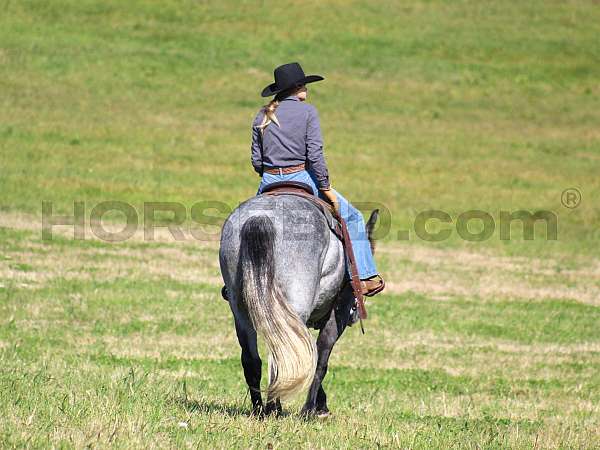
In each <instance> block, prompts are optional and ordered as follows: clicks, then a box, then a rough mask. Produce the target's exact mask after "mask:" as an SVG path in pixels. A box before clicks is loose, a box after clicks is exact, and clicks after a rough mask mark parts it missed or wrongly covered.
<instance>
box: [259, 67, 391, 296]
mask: <svg viewBox="0 0 600 450" xmlns="http://www.w3.org/2000/svg"><path fill="white" fill-rule="evenodd" d="M274 78H275V82H274V83H271V84H269V85H268V86H267V87H265V88H264V89H263V91H262V94H261V95H262V96H263V97H270V96H274V98H273V100H271V101H270V102H269V103H268V104H267V105H265V106H264V107H263V108H262V109H261V110H260V111H259V112H258V114H257V115H256V117H255V119H254V122H253V123H252V145H251V162H252V166H253V167H254V170H255V171H256V172H257V173H258V174H259V175H261V177H262V179H261V182H260V185H259V188H258V192H257V194H261V193H262V192H263V191H264V189H265V188H266V187H267V186H268V185H270V184H272V183H276V182H281V181H299V182H303V183H306V184H308V185H309V186H310V187H311V188H312V190H313V193H314V194H315V195H317V196H319V197H321V198H322V199H323V200H326V201H328V202H330V203H331V204H333V205H334V207H335V208H336V210H337V211H338V212H339V214H340V216H341V217H342V218H343V219H344V220H345V221H346V225H347V227H348V233H349V236H350V240H351V241H352V247H353V249H354V256H355V259H356V264H357V269H358V275H359V277H360V279H361V283H360V284H361V288H362V292H363V295H366V296H373V295H376V294H378V293H379V292H381V291H382V290H383V288H384V286H385V283H384V281H383V279H382V278H381V276H380V275H379V274H378V272H377V268H376V266H375V261H374V258H373V253H372V251H371V246H370V245H369V241H368V239H367V234H366V230H365V222H364V220H363V217H362V214H361V213H360V211H358V210H357V209H356V208H355V207H354V206H352V204H351V203H350V202H348V200H346V199H345V198H344V197H343V196H342V195H340V193H339V192H337V191H336V190H335V189H333V188H332V187H331V183H330V181H329V172H328V170H327V164H326V162H325V155H324V154H323V139H322V137H321V126H320V123H319V116H318V113H317V109H316V108H315V107H314V106H313V105H310V104H307V103H305V101H306V97H307V88H306V85H307V84H308V83H314V82H316V81H321V80H323V79H324V78H323V77H322V76H320V75H308V76H305V75H304V71H303V70H302V67H301V66H300V64H298V63H296V62H294V63H290V64H284V65H282V66H279V67H277V68H276V69H275V71H274ZM276 112H277V114H275V113H276Z"/></svg>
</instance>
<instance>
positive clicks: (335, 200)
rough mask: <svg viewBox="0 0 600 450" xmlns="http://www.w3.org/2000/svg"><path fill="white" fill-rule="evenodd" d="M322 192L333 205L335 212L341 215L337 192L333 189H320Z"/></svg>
mask: <svg viewBox="0 0 600 450" xmlns="http://www.w3.org/2000/svg"><path fill="white" fill-rule="evenodd" d="M320 191H321V193H322V194H323V195H324V196H325V198H327V200H328V201H329V203H331V204H332V205H333V208H334V209H335V211H336V212H337V213H338V214H339V213H340V202H339V201H338V198H337V195H335V191H333V190H332V189H331V188H327V189H320Z"/></svg>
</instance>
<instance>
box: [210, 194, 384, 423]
mask: <svg viewBox="0 0 600 450" xmlns="http://www.w3.org/2000/svg"><path fill="white" fill-rule="evenodd" d="M377 213H378V211H377V210H375V211H373V213H372V214H371V217H370V218H369V220H368V222H367V235H368V238H369V241H370V243H371V248H374V244H373V242H374V241H373V239H372V230H373V227H374V225H375V222H376V221H377ZM329 220H331V217H330V215H329V213H325V214H324V213H323V211H321V210H319V208H318V207H317V206H315V205H314V204H313V203H312V202H311V201H310V200H309V199H306V198H302V197H300V196H296V195H291V194H289V195H288V194H285V195H274V196H272V195H266V194H263V195H258V196H255V197H252V198H250V199H249V200H247V201H245V202H244V203H242V204H240V205H239V206H238V207H237V208H236V209H235V210H234V211H233V212H232V213H231V214H230V215H229V217H228V218H227V219H226V221H225V222H224V224H223V227H222V229H221V241H220V250H219V263H220V267H221V274H222V276H223V281H224V283H225V289H226V292H227V300H228V302H229V306H230V309H231V311H232V313H233V317H234V322H235V331H236V334H237V338H238V341H239V344H240V347H241V350H242V352H241V363H242V367H243V370H244V377H245V379H246V383H247V384H248V388H249V390H250V398H251V402H252V414H253V415H256V416H261V417H264V416H266V415H269V414H276V415H281V414H282V406H281V401H282V400H286V399H289V398H290V397H292V396H294V395H295V394H297V393H298V392H300V391H303V390H305V389H307V388H308V395H307V399H306V402H305V403H304V406H303V407H302V410H301V414H302V415H303V416H318V417H325V416H328V415H329V409H328V407H327V396H326V394H325V391H324V390H323V386H322V381H323V378H324V377H325V375H326V373H327V364H328V360H329V356H330V354H331V351H332V349H333V346H334V344H335V343H336V341H337V340H338V339H339V338H340V336H341V335H342V333H343V332H344V329H345V328H346V327H347V326H349V325H352V324H353V323H354V322H355V321H356V320H357V313H356V309H355V298H354V295H353V292H352V288H351V286H350V283H349V282H348V275H347V272H346V267H345V255H344V249H343V247H342V244H341V242H340V240H339V239H338V238H337V237H336V235H335V234H334V233H333V232H332V231H331V228H330V226H329V222H328V221H329ZM309 327H312V328H315V329H318V330H319V333H318V337H317V340H316V343H315V341H314V339H313V337H312V335H311V333H310V331H309ZM257 334H258V335H259V336H261V338H262V339H263V340H264V342H265V344H266V347H267V348H268V351H269V358H268V367H269V369H268V370H269V383H268V388H267V399H266V404H263V401H262V392H261V389H260V380H261V370H262V369H261V365H262V361H261V358H260V355H259V353H258V348H257Z"/></svg>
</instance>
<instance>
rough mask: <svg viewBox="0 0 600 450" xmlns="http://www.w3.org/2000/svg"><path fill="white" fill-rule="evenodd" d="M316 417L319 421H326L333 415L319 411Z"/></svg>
mask: <svg viewBox="0 0 600 450" xmlns="http://www.w3.org/2000/svg"><path fill="white" fill-rule="evenodd" d="M316 416H317V419H321V420H325V419H329V418H330V417H331V413H330V412H329V411H317V413H316Z"/></svg>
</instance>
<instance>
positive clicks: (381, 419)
mask: <svg viewBox="0 0 600 450" xmlns="http://www.w3.org/2000/svg"><path fill="white" fill-rule="evenodd" d="M598 7H599V5H598V4H596V2H593V1H591V0H589V1H583V0H574V1H568V2H558V1H531V2H518V1H498V2H473V1H453V2H449V1H421V2H419V1H406V2H385V1H384V2H376V3H375V2H366V1H360V2H336V1H321V2H311V1H308V2H289V3H286V2H270V1H265V2H259V3H254V2H229V1H221V2H204V1H203V2H201V1H181V2H175V1H171V0H167V1H162V2H155V1H132V2H117V1H104V2H99V1H89V0H83V1H66V0H65V1H51V2H42V1H27V2H15V1H8V0H3V1H2V0H0V193H1V195H0V447H2V448H11V447H27V446H29V447H38V448H46V447H75V448H81V447H86V446H88V447H100V448H102V447H108V446H115V447H120V448H126V447H135V448H139V447H154V448H164V447H167V448H168V447H171V448H179V447H200V448H249V447H251V448H254V447H256V448H337V447H341V448H376V447H386V448H508V447H515V448H594V447H598V445H599V444H598V442H599V441H600V407H599V406H598V405H599V402H600V370H599V369H600V309H599V308H600V256H599V250H600V202H599V201H598V198H600V177H599V174H600V139H599V138H600V128H599V127H598V123H600V108H599V107H598V106H599V102H598V97H599V95H600V85H599V84H598V79H599V77H600V63H599V61H600V42H599V41H598V36H600V10H599V9H598ZM290 61H300V62H301V63H302V65H303V66H304V68H305V70H306V72H307V73H318V74H322V75H324V76H325V78H326V80H325V81H324V82H321V83H316V84H313V85H309V101H311V102H312V103H314V104H315V105H316V106H317V108H318V109H319V112H320V116H321V123H322V129H323V134H324V138H325V149H326V150H325V151H326V156H327V160H328V163H329V168H330V173H331V177H332V182H333V185H334V186H335V187H336V188H337V189H338V190H340V191H341V192H342V193H343V194H344V195H345V196H346V197H348V198H349V199H351V200H352V201H354V202H356V203H361V202H376V203H378V204H380V207H381V208H382V209H385V210H386V211H389V214H390V217H391V221H390V222H391V223H390V230H389V231H388V232H387V233H384V232H382V233H380V238H381V239H380V243H379V246H378V249H377V254H376V259H377V261H378V264H379V268H380V270H381V272H382V273H383V275H384V276H385V278H386V280H387V281H388V288H387V289H386V291H385V293H384V294H382V295H379V296H377V297H376V298H374V299H372V300H369V302H368V305H367V306H368V310H369V314H370V317H369V319H368V320H367V321H366V322H365V327H366V335H364V336H363V335H361V334H360V330H359V329H358V328H357V327H353V328H351V329H349V330H348V331H347V332H346V334H345V335H344V336H343V338H342V340H341V341H340V342H339V343H338V344H337V346H336V347H335V349H334V353H333V355H332V358H331V361H330V365H329V374H328V376H327V378H326V380H325V389H326V391H327V393H328V398H329V407H330V409H331V410H332V413H333V415H332V417H331V418H329V419H328V420H325V421H319V420H309V421H306V420H303V419H301V418H300V417H298V416H297V414H296V413H297V411H298V410H299V409H300V407H301V403H302V398H298V399H297V400H296V401H294V402H291V403H289V404H287V405H285V409H286V411H287V412H288V414H287V415H286V416H285V417H284V418H281V419H274V418H269V419H266V420H258V419H256V418H254V417H251V416H250V401H249V398H248V396H247V389H246V385H245V382H244V380H243V376H242V370H241V365H240V362H239V347H238V344H237V341H236V338H235V333H234V329H233V323H232V318H231V314H230V312H229V308H228V306H227V304H226V303H225V302H224V301H223V300H221V298H220V294H219V291H220V287H221V280H220V274H219V268H218V257H217V252H218V242H217V241H215V239H206V240H201V241H200V240H196V239H192V237H191V235H190V233H189V232H186V233H185V237H186V239H185V240H183V241H176V240H175V239H173V238H172V237H171V236H170V235H169V234H168V232H167V231H166V230H165V229H161V230H157V236H156V239H155V240H154V241H148V240H145V239H144V233H143V229H142V225H143V220H142V211H143V205H144V203H145V202H179V203H181V204H182V205H184V207H185V209H186V211H187V213H188V219H189V218H190V217H189V213H190V208H191V206H192V205H193V204H194V203H196V202H199V201H214V200H221V201H223V202H224V203H225V204H226V205H228V207H229V208H233V207H235V205H236V204H237V203H238V202H240V201H242V200H244V199H246V198H248V197H249V196H251V195H253V194H254V193H255V190H256V187H257V184H258V178H257V177H256V175H255V174H254V172H253V171H252V169H251V167H250V163H249V138H250V123H251V120H252V118H253V117H254V114H255V113H256V111H257V109H258V107H259V106H260V105H261V104H262V103H263V101H264V100H263V99H261V98H260V97H259V95H258V93H259V92H260V90H261V89H262V88H263V87H264V86H265V85H266V84H268V83H270V82H271V78H272V69H273V67H275V66H276V65H278V64H281V63H285V62H290ZM568 188H577V189H578V190H579V191H580V192H581V195H582V199H581V203H580V205H579V206H578V207H576V208H573V209H569V208H566V207H564V206H562V204H561V194H562V192H563V191H564V190H565V189H568ZM106 200H108V201H121V202H127V203H129V204H131V205H132V206H133V207H134V208H135V209H136V210H137V211H138V213H139V221H140V228H139V230H138V231H137V233H135V235H134V236H132V237H131V238H130V239H128V240H127V241H125V242H118V243H114V242H112V243H111V242H106V241H104V240H101V239H98V238H97V237H95V236H94V235H93V233H92V232H91V230H90V228H89V226H88V227H86V239H85V240H74V239H73V231H72V228H71V229H69V228H68V227H63V228H61V227H57V228H55V229H54V230H53V232H54V235H53V239H52V240H42V235H41V209H42V207H41V204H42V201H51V202H52V203H53V208H54V212H55V213H58V214H72V213H73V202H74V201H83V202H85V208H86V217H87V218H89V214H90V211H91V210H92V208H93V207H94V206H96V205H97V204H98V203H99V202H102V201H106ZM428 209H436V210H442V211H445V212H447V213H448V214H449V215H450V217H451V218H452V221H453V223H452V224H441V225H440V226H439V227H438V228H439V229H445V228H449V227H450V228H452V227H453V226H454V225H455V223H456V220H457V217H458V216H459V215H460V214H461V213H463V212H465V211H469V210H481V211H486V212H488V213H489V214H490V215H491V216H492V217H493V218H494V219H495V220H496V221H497V219H498V218H499V214H500V211H510V212H513V211H517V210H526V211H530V212H535V211H540V210H544V211H550V212H552V213H553V214H555V215H556V217H557V220H558V239H557V240H551V241H549V240H546V239H545V232H544V231H545V230H544V228H543V226H542V227H540V224H538V225H537V226H536V234H535V237H536V239H534V240H524V239H523V234H522V232H521V229H520V226H518V224H515V226H514V227H513V231H514V232H513V236H512V239H511V240H508V241H507V240H501V239H500V237H499V224H498V223H497V224H496V230H495V231H494V233H493V234H492V236H491V237H490V238H489V239H487V240H485V241H482V242H470V241H465V240H462V239H461V238H460V237H459V236H458V234H457V232H456V230H454V231H453V233H452V234H451V236H450V238H449V239H447V240H444V241H442V242H429V241H424V240H422V239H419V238H418V236H416V233H415V231H414V226H413V225H414V221H415V218H416V217H417V215H418V214H419V212H421V211H424V210H428ZM216 216H218V214H216ZM220 217H221V219H218V220H216V223H217V226H215V225H213V226H208V227H205V228H204V230H205V231H207V232H209V233H210V234H211V235H212V236H213V237H216V238H218V222H219V220H222V217H223V216H222V214H221V215H220ZM122 221H123V217H122V216H121V215H119V214H112V215H110V214H109V215H108V216H107V222H108V223H109V224H112V225H114V226H116V227H120V223H122ZM472 225H473V228H472V230H474V231H477V230H478V228H477V224H476V223H473V224H472ZM433 228H435V227H433ZM479 229H480V228H479ZM406 230H408V232H409V239H408V240H400V239H398V236H399V233H400V234H402V232H403V231H406ZM263 356H264V358H263V359H264V360H266V355H264V353H263Z"/></svg>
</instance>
